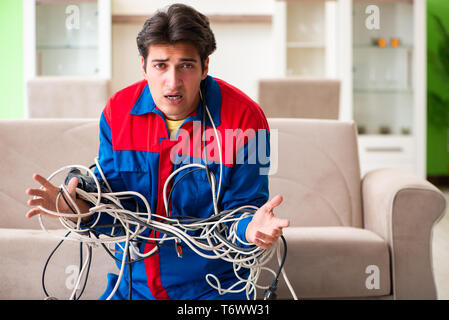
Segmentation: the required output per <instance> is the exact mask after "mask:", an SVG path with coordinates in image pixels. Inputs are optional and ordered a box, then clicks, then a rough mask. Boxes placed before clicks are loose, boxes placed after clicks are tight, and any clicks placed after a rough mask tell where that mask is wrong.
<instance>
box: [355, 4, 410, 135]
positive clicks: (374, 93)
mask: <svg viewBox="0 0 449 320" xmlns="http://www.w3.org/2000/svg"><path fill="white" fill-rule="evenodd" d="M413 29H414V26H413V4H412V3H411V2H404V1H400V2H385V1H379V2H369V3H367V2H358V1H355V2H354V3H353V110H354V114H353V117H354V119H355V121H356V122H357V124H358V127H359V133H360V134H383V135H405V136H408V135H411V134H413V132H414V128H413V121H414V119H413V116H414V86H413V60H414V57H413V55H414V45H415V44H414V41H413Z"/></svg>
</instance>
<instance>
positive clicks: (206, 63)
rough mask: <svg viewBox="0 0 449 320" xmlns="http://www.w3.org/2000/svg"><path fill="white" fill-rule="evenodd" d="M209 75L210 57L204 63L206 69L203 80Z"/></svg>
mask: <svg viewBox="0 0 449 320" xmlns="http://www.w3.org/2000/svg"><path fill="white" fill-rule="evenodd" d="M208 73H209V57H207V59H206V60H205V61H204V68H203V74H202V76H201V80H204V79H206V77H207V74H208Z"/></svg>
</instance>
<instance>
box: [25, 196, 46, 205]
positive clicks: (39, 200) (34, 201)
mask: <svg viewBox="0 0 449 320" xmlns="http://www.w3.org/2000/svg"><path fill="white" fill-rule="evenodd" d="M43 201H44V200H43V199H42V198H36V199H30V200H28V202H27V204H28V205H29V206H41V205H42V203H43Z"/></svg>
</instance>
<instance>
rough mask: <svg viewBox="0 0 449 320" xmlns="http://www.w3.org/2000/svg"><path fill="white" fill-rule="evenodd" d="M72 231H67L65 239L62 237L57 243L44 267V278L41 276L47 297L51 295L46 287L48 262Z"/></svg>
mask: <svg viewBox="0 0 449 320" xmlns="http://www.w3.org/2000/svg"><path fill="white" fill-rule="evenodd" d="M70 232H71V231H69V232H67V233H66V234H65V235H64V239H61V241H59V243H58V244H57V245H56V247H55V248H54V249H53V250H52V252H51V253H50V255H49V256H48V258H47V260H46V261H45V264H44V268H43V270H42V278H41V281H42V289H43V290H44V294H45V296H46V297H47V298H49V297H50V295H49V294H48V292H47V289H46V287H45V272H46V271H47V266H48V263H49V262H50V260H51V258H52V257H53V255H54V254H55V252H56V250H58V248H59V246H60V245H61V244H62V243H63V242H64V240H65V238H66V237H67V236H68V235H69V234H70Z"/></svg>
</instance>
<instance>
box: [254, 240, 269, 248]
mask: <svg viewBox="0 0 449 320" xmlns="http://www.w3.org/2000/svg"><path fill="white" fill-rule="evenodd" d="M254 244H255V245H256V246H258V247H260V248H262V249H268V248H270V246H271V244H267V243H265V242H263V241H262V240H260V239H255V240H254Z"/></svg>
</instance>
